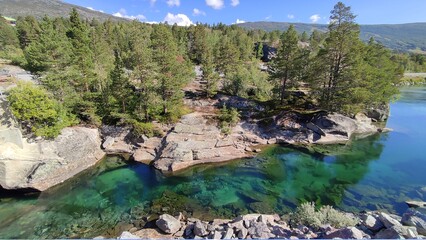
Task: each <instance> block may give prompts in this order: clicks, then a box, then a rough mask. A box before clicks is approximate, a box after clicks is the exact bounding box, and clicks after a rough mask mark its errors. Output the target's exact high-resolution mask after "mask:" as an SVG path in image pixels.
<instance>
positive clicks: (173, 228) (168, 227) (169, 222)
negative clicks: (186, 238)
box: [155, 214, 181, 234]
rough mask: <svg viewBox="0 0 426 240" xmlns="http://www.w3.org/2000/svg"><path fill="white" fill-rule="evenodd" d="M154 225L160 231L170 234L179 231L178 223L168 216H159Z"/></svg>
mask: <svg viewBox="0 0 426 240" xmlns="http://www.w3.org/2000/svg"><path fill="white" fill-rule="evenodd" d="M155 223H156V225H157V227H158V228H159V229H161V231H163V232H165V233H171V234H174V233H176V232H177V231H179V229H180V227H181V225H180V222H179V221H178V220H177V219H176V218H174V217H173V216H171V215H169V214H163V215H161V216H160V217H159V218H158V220H157V221H156V222H155Z"/></svg>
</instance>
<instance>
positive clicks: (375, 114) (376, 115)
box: [366, 104, 390, 122]
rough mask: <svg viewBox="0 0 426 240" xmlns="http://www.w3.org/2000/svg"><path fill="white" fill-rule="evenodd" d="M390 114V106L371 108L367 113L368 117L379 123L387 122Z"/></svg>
mask: <svg viewBox="0 0 426 240" xmlns="http://www.w3.org/2000/svg"><path fill="white" fill-rule="evenodd" d="M389 114H390V107H389V104H383V105H381V106H379V107H377V108H371V109H369V110H368V111H367V112H366V115H367V117H369V118H371V119H373V120H375V121H378V122H383V121H386V120H387V119H388V117H389Z"/></svg>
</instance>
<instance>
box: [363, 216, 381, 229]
mask: <svg viewBox="0 0 426 240" xmlns="http://www.w3.org/2000/svg"><path fill="white" fill-rule="evenodd" d="M362 224H363V225H364V226H365V227H367V228H368V229H369V230H371V231H373V232H378V231H379V230H380V229H382V228H384V227H385V226H384V225H383V223H382V221H380V219H378V218H377V217H375V216H373V215H370V214H368V215H364V216H362Z"/></svg>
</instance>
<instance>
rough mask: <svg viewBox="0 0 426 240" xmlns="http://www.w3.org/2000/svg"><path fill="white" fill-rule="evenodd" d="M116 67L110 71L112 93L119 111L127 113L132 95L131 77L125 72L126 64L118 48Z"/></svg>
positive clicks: (115, 54)
mask: <svg viewBox="0 0 426 240" xmlns="http://www.w3.org/2000/svg"><path fill="white" fill-rule="evenodd" d="M114 56H115V60H114V69H113V70H112V71H111V73H110V78H111V86H110V88H111V93H112V95H113V96H114V98H115V99H116V100H117V102H118V104H119V109H120V110H119V112H120V113H126V106H127V100H128V99H129V98H130V96H131V92H130V90H131V89H130V83H129V78H128V77H127V76H126V73H125V72H124V64H123V61H122V60H121V56H120V53H119V52H118V50H116V51H115V53H114Z"/></svg>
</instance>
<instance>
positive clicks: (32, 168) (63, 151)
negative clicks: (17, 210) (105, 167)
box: [0, 127, 105, 191]
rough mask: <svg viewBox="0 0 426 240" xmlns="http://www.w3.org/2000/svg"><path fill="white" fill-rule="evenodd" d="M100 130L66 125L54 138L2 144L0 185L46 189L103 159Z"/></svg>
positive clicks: (0, 145) (11, 187)
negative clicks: (20, 143) (19, 143)
mask: <svg viewBox="0 0 426 240" xmlns="http://www.w3.org/2000/svg"><path fill="white" fill-rule="evenodd" d="M100 146H101V138H100V136H99V131H98V130H97V129H90V128H84V127H69V128H64V129H63V130H62V131H61V134H60V135H59V136H58V137H57V138H55V139H54V140H43V141H40V142H37V143H28V142H27V141H23V147H22V148H21V147H19V146H17V145H16V144H13V143H0V185H1V186H2V187H3V188H5V189H34V190H38V191H44V190H46V189H48V188H50V187H52V186H54V185H57V184H59V183H62V182H63V181H65V180H67V179H69V178H71V177H73V176H74V175H76V174H78V173H80V172H81V171H83V170H86V169H87V168H89V167H91V166H93V165H94V164H96V163H97V162H98V161H99V160H101V159H102V158H103V157H104V156H105V153H104V152H103V151H102V150H101V148H100Z"/></svg>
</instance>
